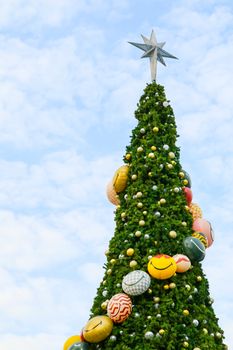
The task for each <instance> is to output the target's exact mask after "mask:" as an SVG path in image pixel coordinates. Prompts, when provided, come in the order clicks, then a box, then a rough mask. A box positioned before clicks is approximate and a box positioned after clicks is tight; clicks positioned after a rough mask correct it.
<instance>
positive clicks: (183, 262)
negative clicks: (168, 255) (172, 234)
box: [173, 254, 191, 273]
mask: <svg viewBox="0 0 233 350" xmlns="http://www.w3.org/2000/svg"><path fill="white" fill-rule="evenodd" d="M173 259H174V260H175V262H176V266H177V269H176V272H178V273H183V272H186V271H188V270H189V269H190V267H191V261H190V260H189V258H188V257H187V256H186V255H184V254H176V255H174V256H173Z"/></svg>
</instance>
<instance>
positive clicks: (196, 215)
mask: <svg viewBox="0 0 233 350" xmlns="http://www.w3.org/2000/svg"><path fill="white" fill-rule="evenodd" d="M189 210H190V213H191V214H192V217H193V221H194V220H196V219H202V217H203V214H202V210H201V208H200V207H199V205H198V204H196V203H191V204H190V206H189Z"/></svg>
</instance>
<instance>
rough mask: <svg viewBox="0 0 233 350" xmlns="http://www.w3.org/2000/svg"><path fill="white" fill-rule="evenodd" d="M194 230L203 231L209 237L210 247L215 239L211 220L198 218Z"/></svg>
mask: <svg viewBox="0 0 233 350" xmlns="http://www.w3.org/2000/svg"><path fill="white" fill-rule="evenodd" d="M193 230H194V231H198V232H202V233H204V234H205V236H206V239H207V247H210V246H211V245H212V243H213V241H214V231H213V228H212V226H211V224H210V222H209V221H207V220H205V219H196V220H195V221H194V223H193Z"/></svg>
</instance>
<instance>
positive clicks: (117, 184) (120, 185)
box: [112, 165, 129, 193]
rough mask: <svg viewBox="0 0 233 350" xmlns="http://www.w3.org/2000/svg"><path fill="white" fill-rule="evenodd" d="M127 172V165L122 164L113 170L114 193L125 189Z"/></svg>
mask: <svg viewBox="0 0 233 350" xmlns="http://www.w3.org/2000/svg"><path fill="white" fill-rule="evenodd" d="M128 173H129V166H128V165H122V166H121V167H120V168H119V169H117V171H116V172H115V175H114V177H113V180H112V182H113V187H114V189H115V191H116V193H121V192H123V191H124V190H125V189H126V186H127V181H128Z"/></svg>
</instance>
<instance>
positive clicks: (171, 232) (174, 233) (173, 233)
mask: <svg viewBox="0 0 233 350" xmlns="http://www.w3.org/2000/svg"><path fill="white" fill-rule="evenodd" d="M169 236H170V237H171V238H176V237H177V233H176V231H170V232H169Z"/></svg>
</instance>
